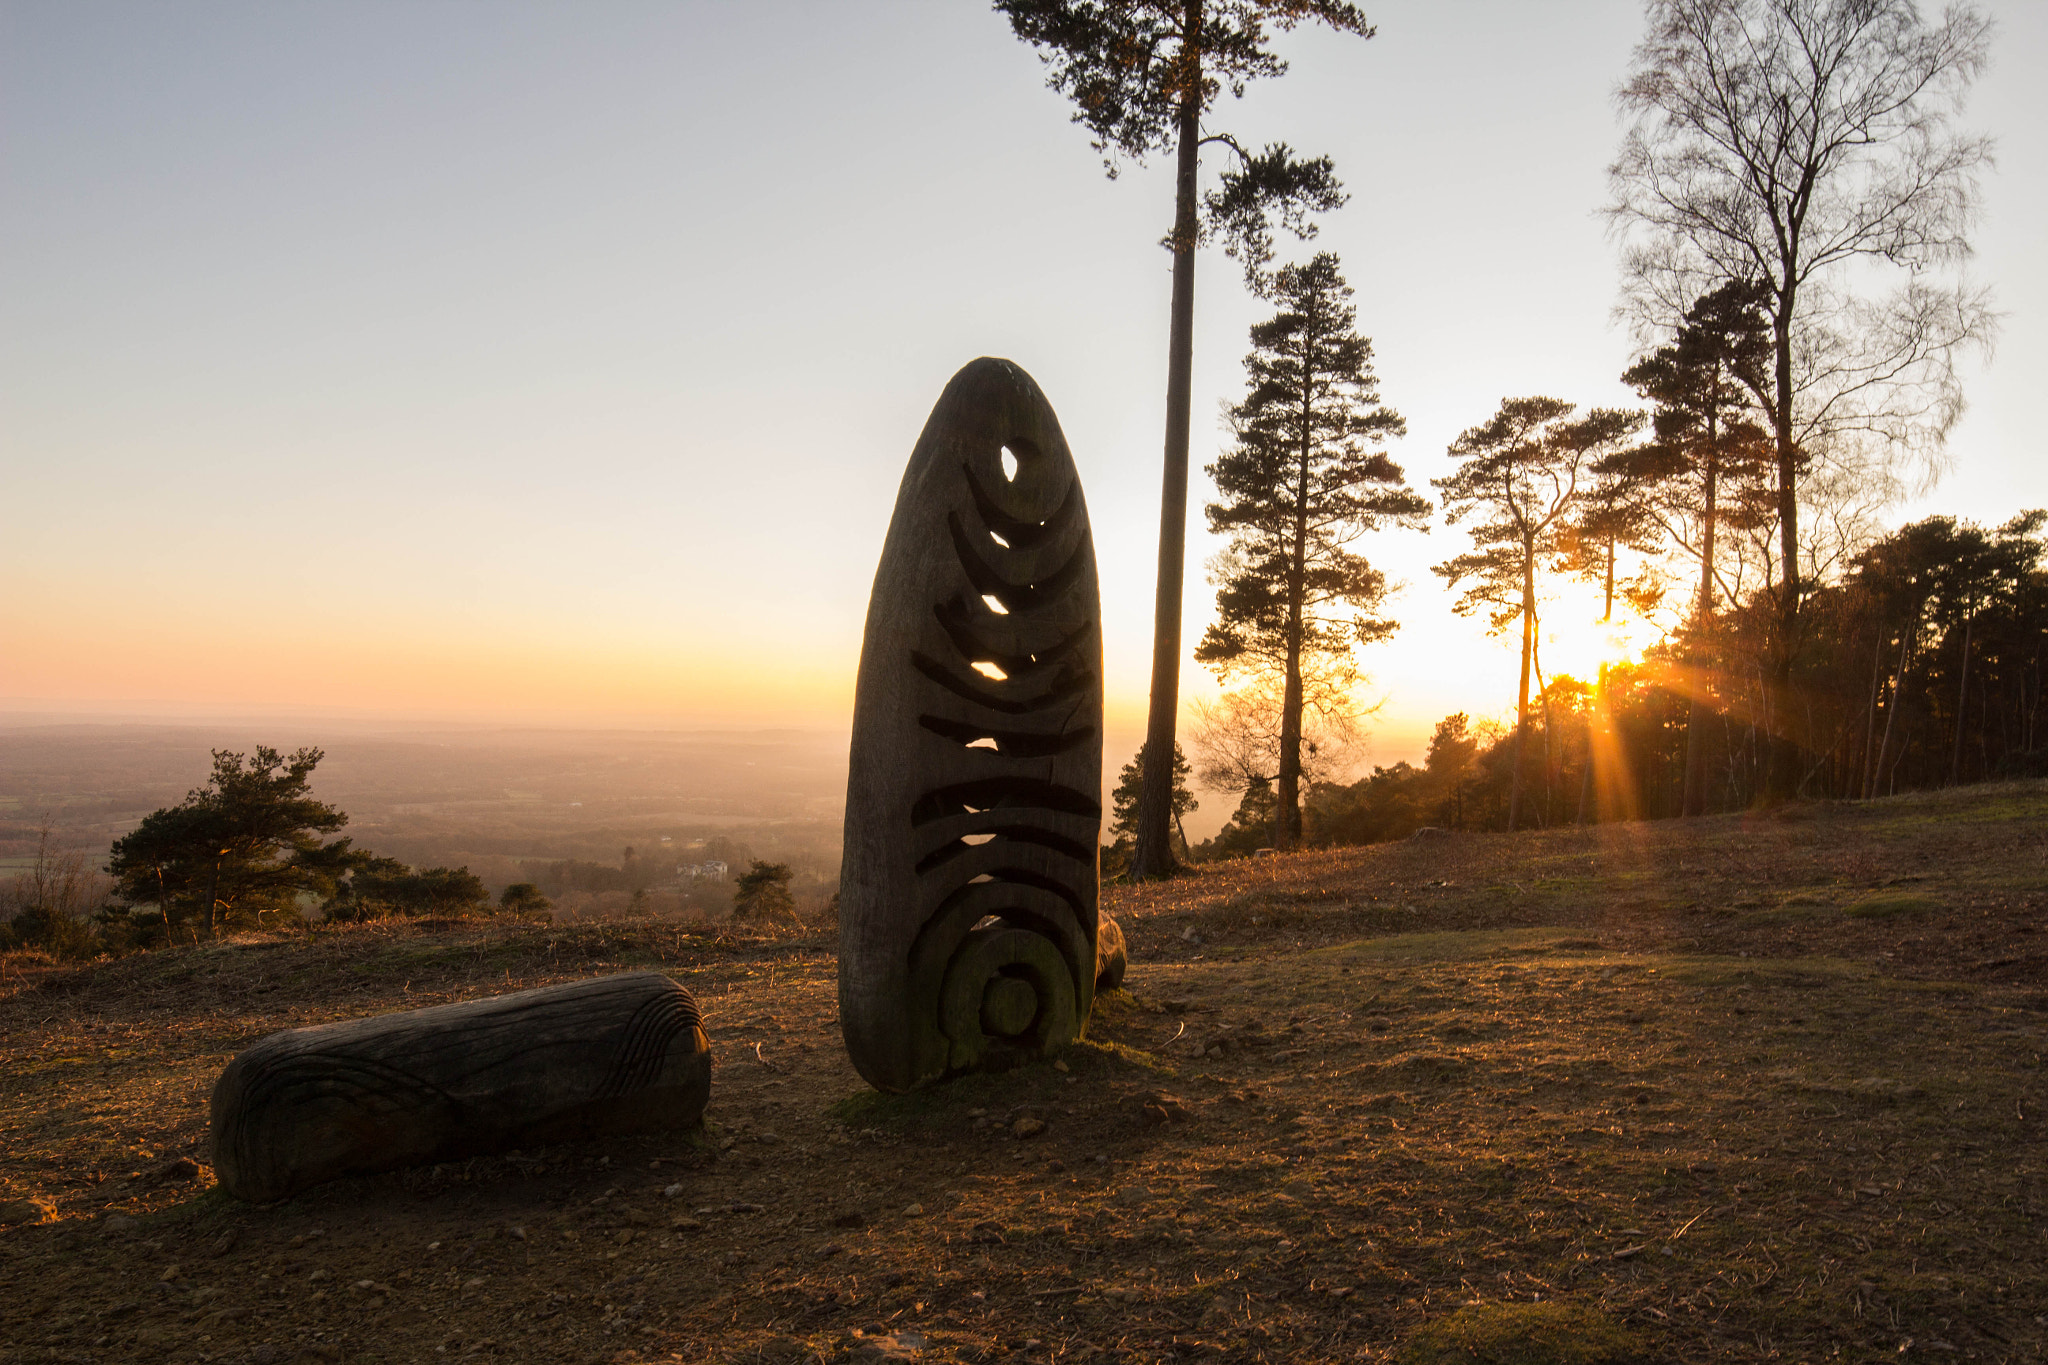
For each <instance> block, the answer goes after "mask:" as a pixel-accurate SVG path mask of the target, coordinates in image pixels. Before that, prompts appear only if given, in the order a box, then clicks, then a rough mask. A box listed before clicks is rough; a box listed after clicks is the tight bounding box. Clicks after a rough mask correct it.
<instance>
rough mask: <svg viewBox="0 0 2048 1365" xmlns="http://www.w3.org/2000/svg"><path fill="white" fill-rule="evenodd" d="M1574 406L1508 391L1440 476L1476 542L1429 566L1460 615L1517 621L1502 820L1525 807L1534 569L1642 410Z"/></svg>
mask: <svg viewBox="0 0 2048 1365" xmlns="http://www.w3.org/2000/svg"><path fill="white" fill-rule="evenodd" d="M1572 412H1573V406H1572V405H1571V404H1570V403H1566V402H1564V401H1562V400H1560V399H1556V398H1509V399H1504V400H1503V401H1502V402H1501V405H1500V411H1498V412H1496V413H1495V414H1494V415H1493V417H1492V418H1491V419H1489V420H1488V421H1486V422H1485V423H1483V424H1482V425H1480V426H1476V427H1473V428H1472V429H1471V430H1469V431H1467V432H1465V433H1464V434H1463V435H1462V436H1460V437H1459V438H1458V439H1457V440H1456V441H1454V442H1452V443H1451V448H1450V455H1451V458H1452V459H1454V460H1458V461H1460V462H1461V463H1460V464H1459V466H1458V468H1456V469H1455V470H1453V471H1452V472H1451V473H1450V474H1448V475H1446V476H1445V477H1443V478H1441V479H1432V480H1430V482H1431V483H1432V484H1434V485H1435V486H1436V487H1437V488H1438V489H1439V490H1441V491H1442V493H1443V498H1444V513H1445V520H1446V521H1447V522H1449V523H1451V524H1454V525H1455V524H1456V523H1457V522H1458V521H1460V520H1462V519H1463V518H1464V517H1465V516H1466V515H1467V514H1468V513H1474V512H1476V513H1478V514H1479V518H1480V519H1479V520H1478V521H1477V522H1476V523H1475V524H1474V525H1472V526H1471V527H1469V528H1468V530H1467V534H1469V535H1470V536H1471V537H1472V543H1473V546H1474V548H1473V549H1472V550H1471V551H1470V552H1468V553H1466V554H1462V555H1458V556H1456V557H1455V558H1452V559H1448V560H1445V561H1444V562H1443V563H1441V564H1437V565H1435V566H1433V567H1432V569H1431V572H1433V573H1435V574H1436V575H1437V576H1438V577H1440V578H1442V579H1443V580H1444V582H1445V584H1446V586H1448V587H1453V588H1455V587H1459V586H1460V585H1463V587H1464V591H1463V592H1462V593H1461V594H1460V595H1459V597H1458V600H1457V602H1456V604H1455V605H1454V606H1453V610H1455V611H1456V612H1457V613H1458V614H1459V615H1460V616H1469V615H1471V614H1472V613H1474V612H1475V611H1481V610H1484V611H1485V612H1486V613H1487V627H1488V629H1489V630H1490V631H1492V632H1495V633H1497V632H1499V631H1502V630H1505V629H1506V628H1507V625H1508V623H1509V622H1511V621H1514V620H1517V619H1519V620H1520V621H1521V623H1522V676H1521V685H1520V688H1519V689H1518V691H1517V693H1516V698H1515V747H1514V757H1513V763H1514V777H1513V781H1512V783H1511V785H1510V787H1509V795H1508V828H1509V829H1510V830H1512V829H1514V827H1515V823H1516V820H1517V819H1518V818H1519V816H1520V813H1521V801H1522V751H1523V748H1524V746H1525V743H1526V741H1527V738H1528V732H1529V671H1530V669H1531V668H1532V667H1533V666H1534V664H1535V659H1536V627H1537V615H1538V613H1537V591H1536V577H1537V572H1538V569H1539V568H1540V567H1541V565H1542V564H1543V562H1544V561H1545V560H1548V559H1551V558H1554V557H1561V556H1565V555H1567V553H1568V550H1569V540H1568V532H1569V531H1570V529H1571V525H1572V518H1573V516H1574V514H1575V513H1576V512H1577V511H1578V510H1579V508H1580V505H1581V502H1580V499H1581V495H1582V492H1583V490H1584V486H1585V484H1586V483H1587V482H1588V481H1589V480H1590V479H1591V477H1592V465H1593V463H1594V461H1596V460H1598V459H1600V458H1601V457H1603V456H1610V455H1613V454H1614V453H1616V451H1617V450H1618V449H1619V447H1620V444H1621V442H1622V441H1624V440H1626V439H1627V438H1628V436H1629V435H1630V434H1631V433H1633V432H1634V431H1635V430H1636V429H1637V428H1638V427H1640V426H1641V425H1642V414H1641V413H1634V412H1621V411H1615V410H1611V409H1604V408H1595V409H1593V410H1592V411H1591V412H1589V413H1587V414H1586V416H1584V417H1583V418H1580V419H1579V420H1577V421H1571V420H1568V419H1570V417H1571V415H1572Z"/></svg>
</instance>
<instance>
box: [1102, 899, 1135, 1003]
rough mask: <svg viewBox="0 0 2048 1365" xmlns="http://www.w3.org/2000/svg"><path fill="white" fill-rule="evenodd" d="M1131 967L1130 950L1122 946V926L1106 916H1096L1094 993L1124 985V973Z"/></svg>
mask: <svg viewBox="0 0 2048 1365" xmlns="http://www.w3.org/2000/svg"><path fill="white" fill-rule="evenodd" d="M1130 965H1131V955H1130V950H1129V949H1128V948H1126V947H1125V946H1124V930H1123V926H1122V925H1120V924H1118V923H1117V922H1116V921H1115V920H1113V919H1111V918H1110V917H1109V916H1108V915H1098V916H1096V922H1095V991H1096V993H1097V994H1098V995H1099V994H1101V993H1102V992H1103V991H1113V990H1117V989H1118V988H1120V987H1121V986H1122V985H1123V984H1124V972H1125V971H1126V970H1128V969H1129V967H1130Z"/></svg>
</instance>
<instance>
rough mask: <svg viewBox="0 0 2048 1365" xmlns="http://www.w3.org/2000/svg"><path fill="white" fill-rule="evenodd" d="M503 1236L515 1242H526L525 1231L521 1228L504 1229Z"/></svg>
mask: <svg viewBox="0 0 2048 1365" xmlns="http://www.w3.org/2000/svg"><path fill="white" fill-rule="evenodd" d="M505 1235H506V1236H507V1237H510V1238H511V1239H512V1240H513V1241H515V1242H523V1241H525V1240H526V1229H525V1228H521V1227H510V1228H506V1229H505Z"/></svg>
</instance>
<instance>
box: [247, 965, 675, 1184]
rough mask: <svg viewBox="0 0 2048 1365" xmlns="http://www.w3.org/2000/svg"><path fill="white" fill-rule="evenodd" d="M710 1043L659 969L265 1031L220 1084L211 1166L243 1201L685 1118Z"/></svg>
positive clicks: (662, 1125) (642, 1129)
mask: <svg viewBox="0 0 2048 1365" xmlns="http://www.w3.org/2000/svg"><path fill="white" fill-rule="evenodd" d="M710 1093H711V1046H710V1043H709V1042H708V1041H707V1040H706V1038H705V1036H704V1028H703V1019H702V1016H701V1015H700V1014H699V1013H698V1010H697V1002H696V1000H695V999H693V998H692V997H691V995H690V993H689V992H688V991H686V990H684V989H683V988H682V987H681V986H679V985H677V984H676V983H675V982H673V981H671V980H669V979H668V978H667V977H666V976H663V975H661V974H660V973H659V972H632V973H628V974H625V975H620V976H608V977H600V978H598V979H596V980H592V981H577V982H571V983H569V984H568V985H562V986H547V987H543V988H541V989H539V990H531V991H519V992H516V993H514V994H511V995H499V996H492V997H490V998H489V999H485V1000H471V1001H467V1002H465V1003H463V1004H459V1005H441V1006H437V1007H435V1008H433V1009H424V1010H410V1011H407V1012H406V1013H403V1014H386V1015H379V1016H377V1017H375V1018H371V1019H355V1020H350V1021H349V1022H347V1023H340V1024H324V1025H321V1026H320V1027H317V1028H303V1029H288V1030H286V1031H285V1032H282V1033H273V1034H271V1035H270V1036H269V1037H268V1038H265V1039H263V1040H262V1041H260V1042H258V1043H256V1044H254V1045H253V1046H251V1047H249V1048H248V1049H247V1050H245V1051H243V1052H242V1053H241V1054H239V1055H238V1056H236V1058H235V1059H234V1060H233V1061H232V1062H230V1063H228V1066H227V1069H226V1070H225V1071H223V1072H222V1073H221V1076H220V1080H219V1081H218V1082H217V1083H216V1084H215V1085H214V1088H213V1105H212V1146H213V1165H214V1173H215V1175H216V1176H218V1177H219V1179H220V1183H221V1188H222V1189H224V1190H225V1191H226V1192H227V1193H229V1194H231V1195H234V1196H235V1197H236V1198H239V1199H247V1200H251V1201H255V1202H265V1201H269V1200H273V1199H281V1198H284V1197H285V1196H287V1195H290V1194H294V1193H296V1192H297V1191H299V1190H303V1189H305V1188H307V1187H309V1186H312V1185H317V1184H320V1183H322V1182H323V1181H328V1180H333V1179H335V1178H337V1177H339V1176H343V1175H350V1174H355V1173H359V1172H365V1171H380V1170H391V1169H395V1168H397V1167H402V1166H413V1165H419V1164H422V1163H425V1162H431V1161H446V1160H450V1159H454V1158H458V1157H466V1156H476V1155H480V1154H483V1153H486V1152H496V1151H506V1150H510V1149H512V1148H515V1147H528V1146H538V1145H541V1144H544V1143H550V1142H562V1141H569V1140H574V1139H578V1138H587V1137H596V1136H600V1135H604V1134H611V1133H629V1132H646V1131H649V1130H653V1129H674V1128H688V1127H692V1126H694V1125H696V1124H698V1123H700V1122H701V1121H702V1120H703V1116H704V1105H705V1102H706V1101H707V1100H708V1099H709V1097H710Z"/></svg>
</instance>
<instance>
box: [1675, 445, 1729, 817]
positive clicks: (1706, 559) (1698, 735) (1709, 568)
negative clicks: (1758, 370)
mask: <svg viewBox="0 0 2048 1365" xmlns="http://www.w3.org/2000/svg"><path fill="white" fill-rule="evenodd" d="M1717 416H1718V414H1716V413H1712V412H1710V413H1709V414H1708V418H1707V441H1708V444H1707V467H1706V473H1705V478H1704V479H1703V480H1702V481H1701V497H1700V504H1701V522H1700V600H1699V607H1698V610H1697V613H1696V614H1695V616H1694V617H1693V639H1694V640H1695V641H1696V642H1697V643H1696V644H1695V646H1694V649H1693V657H1694V658H1695V659H1704V658H1705V657H1707V651H1706V648H1705V645H1706V641H1707V639H1708V637H1709V634H1710V632H1711V631H1712V629H1713V621H1714V529H1715V528H1714V519H1715V506H1714V503H1715V498H1716V496H1717V493H1718V487H1717V485H1718V484H1719V481H1720V473H1721V470H1720V459H1719V451H1718V449H1717V448H1716V445H1715V442H1716V440H1717V438H1718V431H1719V427H1718V424H1717V422H1716V420H1715V419H1716V417H1717ZM1686 690H1687V691H1688V692H1689V693H1690V694H1691V698H1692V701H1691V705H1689V706H1688V707H1687V708H1686V712H1685V777H1684V779H1683V780H1682V781H1681V782H1680V784H1679V797H1678V813H1679V814H1680V815H1681V816H1694V815H1704V814H1705V813H1706V809H1707V745H1706V736H1705V734H1704V733H1703V731H1704V730H1705V729H1706V724H1705V722H1706V710H1707V708H1706V706H1705V705H1704V703H1703V702H1702V700H1701V697H1700V694H1701V693H1702V692H1703V691H1705V690H1706V679H1705V677H1704V676H1698V677H1695V678H1693V680H1692V683H1691V685H1690V686H1689V687H1688V688H1687V689H1686Z"/></svg>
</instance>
